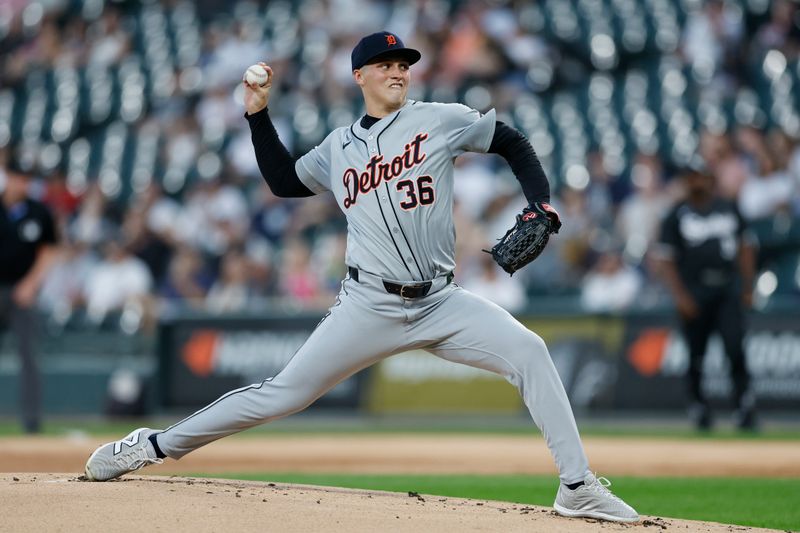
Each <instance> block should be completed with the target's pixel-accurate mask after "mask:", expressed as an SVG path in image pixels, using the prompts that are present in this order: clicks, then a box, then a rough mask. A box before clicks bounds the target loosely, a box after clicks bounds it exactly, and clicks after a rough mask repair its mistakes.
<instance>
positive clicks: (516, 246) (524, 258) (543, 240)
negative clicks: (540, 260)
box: [484, 202, 561, 275]
mask: <svg viewBox="0 0 800 533" xmlns="http://www.w3.org/2000/svg"><path fill="white" fill-rule="evenodd" d="M559 228H561V220H560V219H559V216H558V213H557V212H556V210H555V209H553V208H552V207H551V206H550V204H546V203H544V202H536V203H534V204H531V205H529V206H528V207H526V208H525V209H523V210H522V213H521V214H519V215H517V221H516V223H515V224H514V227H512V228H511V229H510V230H508V232H506V234H505V235H504V236H503V238H501V239H500V240H499V241H498V243H497V244H495V245H494V246H493V247H492V249H491V250H484V252H487V253H490V254H492V257H493V258H494V260H495V261H496V262H497V264H498V265H500V266H501V267H503V270H505V271H506V272H508V273H509V274H512V275H513V274H514V272H516V271H517V270H519V269H521V268H522V267H524V266H525V265H527V264H528V263H530V262H531V261H533V260H534V259H536V258H537V257H539V254H541V253H542V250H544V247H545V246H546V245H547V241H548V240H549V239H550V234H551V233H558V230H559Z"/></svg>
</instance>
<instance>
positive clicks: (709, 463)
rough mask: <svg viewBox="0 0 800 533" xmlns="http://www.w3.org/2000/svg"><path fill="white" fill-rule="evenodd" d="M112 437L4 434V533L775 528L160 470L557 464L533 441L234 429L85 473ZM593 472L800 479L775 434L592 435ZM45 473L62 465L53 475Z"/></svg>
mask: <svg viewBox="0 0 800 533" xmlns="http://www.w3.org/2000/svg"><path fill="white" fill-rule="evenodd" d="M114 438H119V436H118V435H113V436H108V437H95V436H92V437H87V436H80V435H75V436H73V437H70V438H55V437H9V438H3V439H0V449H2V451H3V453H2V454H0V472H15V473H7V474H0V508H2V512H3V517H2V520H0V532H6V531H8V532H15V533H17V532H40V531H62V532H80V533H85V532H87V531H92V532H94V531H121V532H127V531H136V532H137V533H140V532H141V531H143V530H144V531H192V532H193V533H198V532H206V531H208V532H212V531H213V532H217V531H251V530H260V531H274V532H301V531H303V532H306V531H308V532H323V533H328V532H361V531H373V532H374V531H387V532H388V531H391V532H395V531H397V532H413V533H420V532H436V533H439V532H451V531H452V532H462V531H486V532H515V531H526V532H531V531H534V532H538V531H541V532H551V531H556V532H561V531H563V532H566V533H572V532H590V531H591V532H596V531H602V532H606V531H650V532H654V531H692V532H715V533H716V532H727V533H730V532H739V531H752V532H756V531H770V530H766V529H755V528H746V527H742V526H731V525H724V524H716V523H709V522H693V521H686V520H676V519H672V518H656V517H643V519H642V521H641V522H640V523H638V524H634V525H627V524H611V523H608V522H597V521H594V520H583V519H567V518H562V517H559V516H557V515H555V514H554V513H553V511H552V509H550V508H545V507H536V506H526V505H521V504H514V503H506V502H496V501H482V500H464V499H458V498H444V497H441V496H427V495H424V494H423V495H419V496H417V495H415V494H413V495H410V496H409V495H407V494H400V493H388V492H379V491H363V490H351V489H341V488H327V487H310V486H302V485H287V484H283V483H278V484H274V485H273V484H268V483H263V482H246V481H234V480H218V479H214V480H211V479H191V478H184V477H168V476H169V475H174V474H186V473H188V472H195V473H197V472H206V473H223V472H228V473H230V472H254V473H255V472H280V471H284V472H339V473H373V474H380V473H387V474H388V473H441V474H447V473H459V474H507V473H521V474H522V473H530V474H553V475H554V476H555V469H554V467H553V463H552V459H551V458H550V456H549V453H548V451H547V448H546V447H545V445H544V443H543V441H542V440H541V438H536V437H532V436H531V437H527V436H476V435H397V434H388V435H354V436H350V435H338V434H337V435H304V436H284V435H281V436H269V437H264V436H257V437H248V436H246V435H242V436H237V437H233V438H228V439H225V440H223V441H219V442H216V443H213V444H210V445H209V446H207V447H205V448H202V449H200V450H198V451H196V452H194V453H192V454H191V455H189V456H187V457H185V458H184V459H182V460H180V461H171V460H168V461H166V462H165V464H163V465H160V466H156V467H149V468H148V469H147V470H144V471H143V473H146V474H148V475H146V476H126V477H124V478H122V479H121V480H118V481H114V482H109V483H89V482H81V481H80V480H79V476H80V473H81V472H82V470H83V464H84V462H85V461H86V458H87V457H88V456H89V454H90V453H91V452H92V451H93V450H94V448H95V447H96V446H97V445H99V444H101V443H103V442H106V441H108V440H112V439H114ZM585 446H586V450H587V453H588V455H589V458H590V460H591V462H592V467H593V468H594V469H595V470H597V471H598V472H599V473H600V474H601V475H608V476H609V477H612V479H613V476H614V475H622V474H626V475H647V476H656V475H672V476H675V475H680V476H691V475H703V476H705V475H725V476H737V475H757V476H780V477H789V476H791V477H795V476H798V475H800V447H798V446H796V443H791V442H780V441H772V442H770V441H766V442H765V441H757V442H756V441H725V442H724V443H722V442H720V441H711V440H709V441H703V440H698V441H692V440H674V441H665V440H663V439H614V438H587V439H585ZM48 472H69V473H66V474H53V473H48Z"/></svg>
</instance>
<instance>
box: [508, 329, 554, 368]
mask: <svg viewBox="0 0 800 533" xmlns="http://www.w3.org/2000/svg"><path fill="white" fill-rule="evenodd" d="M512 357H513V363H514V364H515V366H516V367H517V368H518V369H519V371H520V372H523V373H525V372H527V371H529V370H531V371H536V368H537V367H539V366H541V365H542V364H546V365H548V366H549V365H552V360H551V359H550V352H549V351H548V350H547V345H546V344H545V342H544V340H542V338H541V337H540V336H539V335H537V334H536V333H533V332H532V331H528V332H526V333H524V334H523V335H522V336H520V338H519V339H517V340H515V345H514V348H513V356H512Z"/></svg>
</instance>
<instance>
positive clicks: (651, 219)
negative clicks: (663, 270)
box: [617, 154, 670, 262]
mask: <svg viewBox="0 0 800 533" xmlns="http://www.w3.org/2000/svg"><path fill="white" fill-rule="evenodd" d="M662 174H663V170H662V167H661V159H660V158H659V157H658V156H654V155H645V154H639V155H638V156H637V157H636V162H635V163H634V165H633V169H632V170H631V181H632V182H633V186H634V192H633V194H631V195H630V196H628V197H627V198H626V199H625V200H624V201H623V202H622V205H621V206H620V209H619V214H618V215H617V230H618V235H619V237H620V238H622V240H623V242H624V246H625V250H626V252H627V254H628V255H629V256H630V257H632V258H634V259H635V260H636V261H637V262H638V261H641V260H642V258H643V257H644V254H645V252H646V251H647V249H648V248H649V246H650V244H651V243H653V242H655V240H656V239H657V238H658V228H659V224H660V223H661V219H662V218H663V217H664V214H665V213H666V212H667V209H668V208H669V204H670V200H669V197H668V196H667V195H666V194H664V190H663V187H662V183H663V178H662Z"/></svg>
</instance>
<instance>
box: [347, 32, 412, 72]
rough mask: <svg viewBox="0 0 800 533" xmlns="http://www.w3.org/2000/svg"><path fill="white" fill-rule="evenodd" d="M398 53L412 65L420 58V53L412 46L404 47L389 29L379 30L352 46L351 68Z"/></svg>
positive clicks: (357, 67)
mask: <svg viewBox="0 0 800 533" xmlns="http://www.w3.org/2000/svg"><path fill="white" fill-rule="evenodd" d="M390 54H391V55H398V56H400V57H402V58H403V59H405V60H406V61H408V64H409V65H413V64H414V63H416V62H417V61H419V60H420V58H421V57H422V54H420V53H419V52H418V51H417V50H414V49H413V48H406V45H404V44H403V41H402V40H401V39H400V37H398V36H397V35H395V34H394V33H392V32H390V31H379V32H378V33H373V34H370V35H367V36H366V37H364V38H363V39H361V40H360V41H358V44H357V45H356V46H355V48H353V53H352V54H350V62H351V63H352V65H353V70H356V69H359V68H361V67H363V66H364V65H366V64H367V63H369V62H371V61H373V60H375V59H377V58H379V57H380V56H383V55H390Z"/></svg>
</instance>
